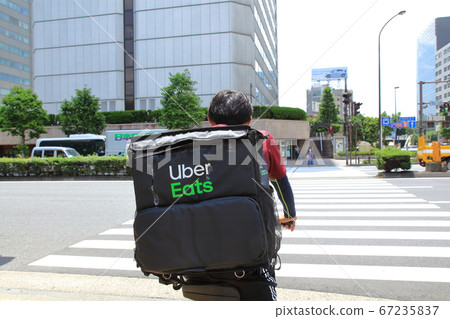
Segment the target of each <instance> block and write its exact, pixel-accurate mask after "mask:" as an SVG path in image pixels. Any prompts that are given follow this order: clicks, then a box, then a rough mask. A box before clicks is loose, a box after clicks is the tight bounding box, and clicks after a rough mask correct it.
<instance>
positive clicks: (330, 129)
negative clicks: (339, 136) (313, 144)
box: [328, 125, 334, 136]
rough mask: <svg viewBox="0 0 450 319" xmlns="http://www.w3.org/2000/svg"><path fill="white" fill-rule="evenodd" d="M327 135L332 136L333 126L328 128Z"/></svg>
mask: <svg viewBox="0 0 450 319" xmlns="http://www.w3.org/2000/svg"><path fill="white" fill-rule="evenodd" d="M328 133H330V134H331V136H333V133H334V132H333V125H330V126H328Z"/></svg>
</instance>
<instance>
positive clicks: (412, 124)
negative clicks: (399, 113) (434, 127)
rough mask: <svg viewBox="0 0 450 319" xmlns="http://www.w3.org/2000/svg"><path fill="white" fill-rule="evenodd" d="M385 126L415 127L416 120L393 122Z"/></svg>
mask: <svg viewBox="0 0 450 319" xmlns="http://www.w3.org/2000/svg"><path fill="white" fill-rule="evenodd" d="M387 126H390V127H396V128H402V127H409V128H416V122H415V121H403V122H393V123H390V124H389V125H387Z"/></svg>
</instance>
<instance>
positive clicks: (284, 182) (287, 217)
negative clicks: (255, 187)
mask: <svg viewBox="0 0 450 319" xmlns="http://www.w3.org/2000/svg"><path fill="white" fill-rule="evenodd" d="M270 181H271V182H272V185H273V186H274V188H275V190H276V192H277V195H278V198H279V199H280V202H281V204H282V205H283V214H284V218H280V223H281V224H282V225H283V224H284V225H283V227H285V228H288V229H290V230H294V228H295V220H296V219H297V214H296V210H295V201H294V193H293V192H292V188H291V183H290V182H289V179H288V177H287V175H284V177H282V178H279V179H271V180H270Z"/></svg>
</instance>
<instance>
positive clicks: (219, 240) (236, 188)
mask: <svg viewBox="0 0 450 319" xmlns="http://www.w3.org/2000/svg"><path fill="white" fill-rule="evenodd" d="M265 139H266V137H265V136H264V135H263V134H262V133H260V132H259V131H257V130H254V129H252V128H250V127H249V126H246V125H239V126H220V127H209V128H199V129H191V130H179V131H168V132H164V133H161V134H154V135H147V136H137V137H134V138H133V140H132V143H131V144H130V148H129V151H128V154H129V159H130V161H131V167H132V176H133V181H134V190H135V196H136V217H135V221H134V237H135V242H136V248H135V260H136V262H137V266H138V267H139V268H140V269H141V270H142V272H143V273H144V274H145V275H147V276H148V275H149V274H153V275H156V276H158V277H159V278H160V282H161V283H164V284H170V283H172V284H173V285H174V288H175V289H179V288H180V287H182V286H183V285H187V284H189V283H190V282H188V281H186V278H189V275H193V276H194V277H195V275H198V274H202V273H227V272H229V273H230V274H235V275H236V278H235V279H239V278H240V276H241V275H243V274H245V273H246V272H249V271H252V270H255V269H260V268H262V267H263V268H266V269H273V265H274V262H275V259H276V256H277V252H278V249H279V246H280V240H281V231H280V225H279V222H278V216H277V213H276V209H275V202H274V198H273V190H272V188H271V187H270V186H269V176H268V171H267V166H266V162H265V160H264V157H263V142H264V140H265ZM232 277H233V276H232ZM216 300H217V299H216Z"/></svg>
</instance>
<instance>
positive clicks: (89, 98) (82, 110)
mask: <svg viewBox="0 0 450 319" xmlns="http://www.w3.org/2000/svg"><path fill="white" fill-rule="evenodd" d="M75 92H76V96H75V97H72V100H71V101H67V100H64V102H63V103H62V105H61V114H60V115H59V116H60V124H61V126H62V128H61V129H62V131H63V132H64V134H67V135H70V134H84V133H93V134H101V133H102V131H103V129H104V128H105V127H106V120H105V116H104V115H103V114H102V113H100V112H99V110H100V103H99V100H100V99H99V98H98V97H95V96H94V95H92V94H91V89H87V88H83V89H82V90H75Z"/></svg>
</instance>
